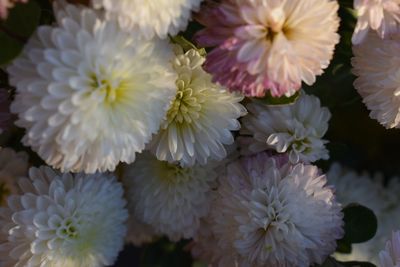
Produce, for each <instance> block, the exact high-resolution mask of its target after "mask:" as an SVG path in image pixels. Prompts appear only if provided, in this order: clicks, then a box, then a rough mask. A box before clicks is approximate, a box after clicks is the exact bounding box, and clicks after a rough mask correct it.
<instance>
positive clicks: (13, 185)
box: [0, 148, 28, 206]
mask: <svg viewBox="0 0 400 267" xmlns="http://www.w3.org/2000/svg"><path fill="white" fill-rule="evenodd" d="M27 173H28V154H26V153H25V152H18V153H17V152H15V151H14V150H12V149H10V148H0V206H4V205H5V204H6V200H7V197H8V196H9V195H11V194H17V193H18V186H17V182H18V179H19V178H20V177H23V176H26V174H27Z"/></svg>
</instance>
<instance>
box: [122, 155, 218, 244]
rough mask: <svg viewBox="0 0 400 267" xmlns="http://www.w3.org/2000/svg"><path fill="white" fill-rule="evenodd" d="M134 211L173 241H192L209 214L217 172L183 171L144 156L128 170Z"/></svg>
mask: <svg viewBox="0 0 400 267" xmlns="http://www.w3.org/2000/svg"><path fill="white" fill-rule="evenodd" d="M123 176H124V179H123V180H124V182H125V184H126V187H127V188H128V189H127V195H128V203H129V205H130V207H131V209H130V212H131V213H132V214H134V216H136V218H138V219H139V220H140V221H141V222H144V223H146V224H149V225H151V226H152V227H153V229H154V230H156V231H157V233H159V234H165V235H167V236H168V237H169V238H170V239H171V240H174V241H176V240H179V239H180V238H191V237H193V236H194V234H195V232H196V231H197V229H198V228H199V224H200V219H201V218H202V217H204V216H205V215H207V212H208V210H209V204H210V194H211V186H212V185H213V182H214V181H215V179H216V176H217V173H216V172H215V171H214V170H213V168H212V167H209V166H194V167H192V168H182V167H180V166H178V165H177V164H172V163H168V162H165V161H159V160H157V159H156V158H155V157H154V156H152V155H149V154H146V153H145V154H141V155H140V156H138V158H137V160H136V161H135V163H133V164H132V165H129V166H126V167H125V169H124V174H123Z"/></svg>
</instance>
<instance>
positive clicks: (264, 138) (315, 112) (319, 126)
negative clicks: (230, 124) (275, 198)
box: [240, 93, 331, 163]
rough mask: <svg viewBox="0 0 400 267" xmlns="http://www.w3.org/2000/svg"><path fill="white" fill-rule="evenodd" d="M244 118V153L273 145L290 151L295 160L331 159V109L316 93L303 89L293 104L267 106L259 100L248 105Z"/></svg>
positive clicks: (242, 130)
mask: <svg viewBox="0 0 400 267" xmlns="http://www.w3.org/2000/svg"><path fill="white" fill-rule="evenodd" d="M247 109H248V110H249V114H248V115H247V116H245V117H244V118H243V120H242V129H241V131H240V132H241V134H242V135H250V136H251V137H241V138H240V143H241V151H242V154H244V155H249V154H254V153H257V152H260V151H264V150H268V149H274V150H276V151H277V152H278V153H285V152H287V153H288V154H289V159H290V161H291V162H292V163H297V162H299V161H302V162H314V161H317V160H319V159H325V160H326V159H328V158H329V152H328V150H327V149H326V148H325V144H326V143H327V141H326V140H323V139H322V137H323V136H324V135H325V133H326V131H327V130H328V121H329V119H330V117H331V113H330V112H329V110H328V108H326V107H321V103H320V101H319V99H318V98H317V97H315V96H311V95H306V94H305V93H302V95H301V96H300V97H299V99H298V100H297V101H296V102H295V103H294V104H292V105H285V106H268V105H265V104H263V103H262V102H258V100H254V101H252V102H250V103H249V104H248V105H247Z"/></svg>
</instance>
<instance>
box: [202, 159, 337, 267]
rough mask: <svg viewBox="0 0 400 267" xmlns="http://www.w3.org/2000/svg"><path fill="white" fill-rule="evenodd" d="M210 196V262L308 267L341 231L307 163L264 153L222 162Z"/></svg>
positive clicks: (333, 206) (329, 197)
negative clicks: (224, 165)
mask: <svg viewBox="0 0 400 267" xmlns="http://www.w3.org/2000/svg"><path fill="white" fill-rule="evenodd" d="M216 194H217V196H216V197H215V201H214V202H213V203H212V206H213V208H212V209H211V213H210V218H211V220H212V221H211V222H210V224H211V225H212V232H213V234H214V238H215V239H216V240H217V242H218V248H219V249H218V251H217V252H214V253H213V254H214V255H213V256H214V259H217V261H216V262H213V259H209V262H210V263H213V264H215V265H213V266H223V267H225V266H226V267H228V266H229V267H232V266H253V267H261V266H262V267H265V266H277V267H285V266H293V267H308V266H310V265H312V264H314V263H322V262H323V261H324V260H325V258H326V257H327V256H328V255H329V254H330V253H332V252H333V251H334V250H335V248H336V239H339V238H341V237H342V235H343V229H342V224H343V222H342V214H341V211H340V210H341V207H340V206H339V205H338V204H337V203H336V201H335V198H334V195H333V191H332V189H331V188H330V187H327V186H326V178H325V176H324V175H320V174H319V172H318V169H317V167H314V166H311V165H303V164H297V165H295V166H293V165H290V164H288V163H284V162H279V160H276V159H273V158H269V157H268V156H267V155H266V153H262V154H258V155H256V156H255V157H252V158H244V159H242V160H240V161H237V162H234V163H232V164H230V165H229V166H228V170H227V175H226V176H222V178H221V180H220V186H219V188H218V192H217V193H216ZM205 236H207V235H205ZM208 236H209V235H208ZM197 238H199V237H197ZM215 254H217V255H215ZM202 255H206V254H205V253H203V254H202ZM235 264H237V265H235Z"/></svg>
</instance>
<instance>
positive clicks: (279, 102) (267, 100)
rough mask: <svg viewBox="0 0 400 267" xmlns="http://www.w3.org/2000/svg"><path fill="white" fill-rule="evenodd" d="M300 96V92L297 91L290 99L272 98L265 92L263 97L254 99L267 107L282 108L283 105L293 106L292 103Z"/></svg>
mask: <svg viewBox="0 0 400 267" xmlns="http://www.w3.org/2000/svg"><path fill="white" fill-rule="evenodd" d="M300 94H301V92H300V91H297V92H296V93H295V94H294V95H292V96H291V97H287V96H281V97H273V96H272V95H271V93H270V92H269V91H267V92H266V94H265V96H264V97H262V98H255V99H256V100H257V101H259V102H261V103H263V104H265V105H267V106H283V105H289V104H293V103H294V102H296V100H297V99H298V98H299V97H300Z"/></svg>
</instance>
